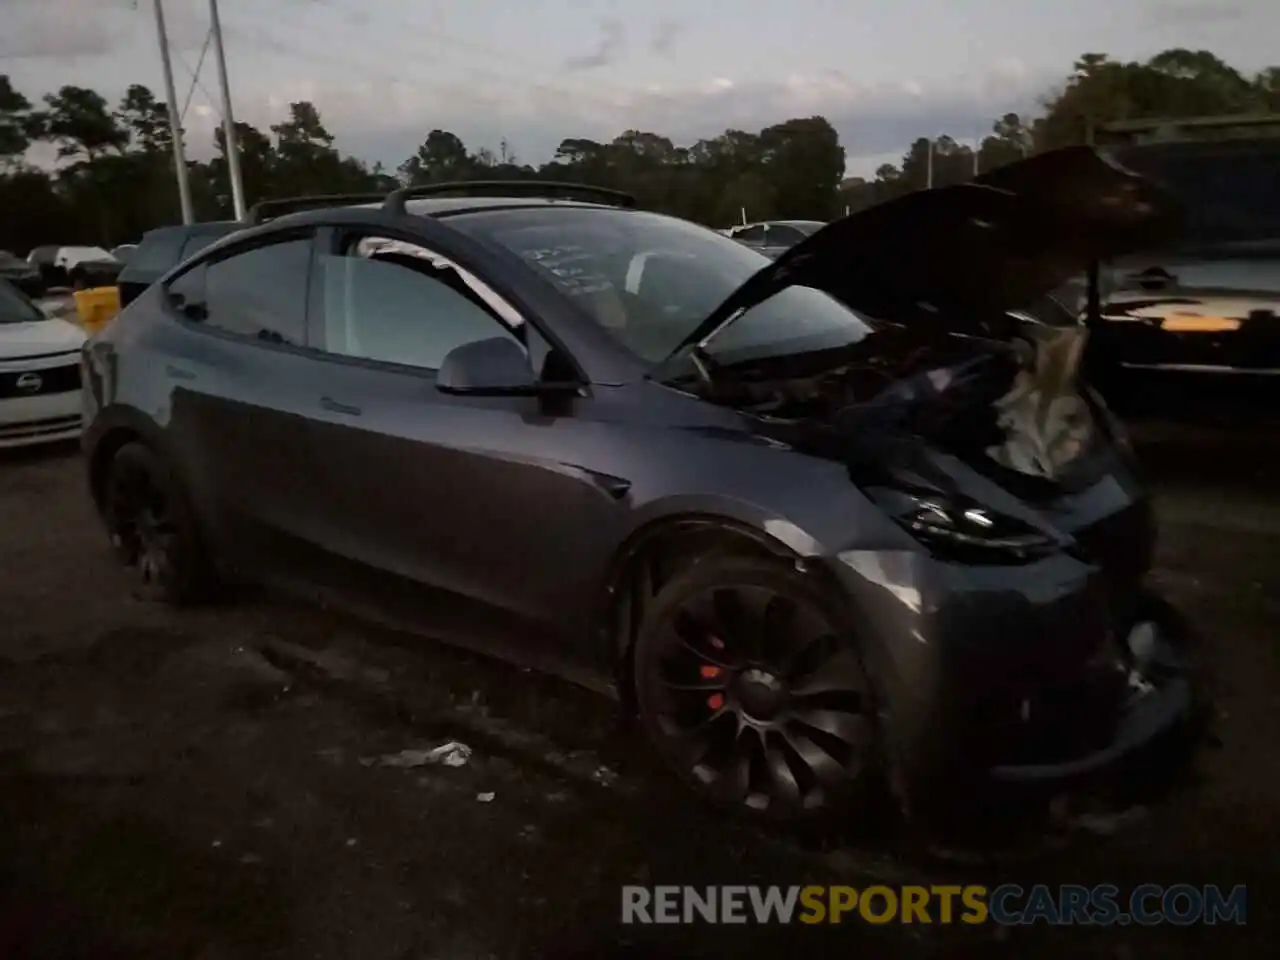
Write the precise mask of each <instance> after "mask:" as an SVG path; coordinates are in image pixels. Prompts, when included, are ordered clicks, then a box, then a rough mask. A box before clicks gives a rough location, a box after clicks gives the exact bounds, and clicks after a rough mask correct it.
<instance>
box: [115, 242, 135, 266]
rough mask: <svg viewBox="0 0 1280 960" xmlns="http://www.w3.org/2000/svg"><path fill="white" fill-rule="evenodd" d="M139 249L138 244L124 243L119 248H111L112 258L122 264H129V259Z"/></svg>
mask: <svg viewBox="0 0 1280 960" xmlns="http://www.w3.org/2000/svg"><path fill="white" fill-rule="evenodd" d="M137 249H138V245H137V244H136V243H122V244H120V246H118V247H112V248H111V256H112V257H114V258H115V259H117V260H119V261H120V262H121V263H122V264H123V263H128V262H129V258H130V257H132V256H133V252H134V251H135V250H137Z"/></svg>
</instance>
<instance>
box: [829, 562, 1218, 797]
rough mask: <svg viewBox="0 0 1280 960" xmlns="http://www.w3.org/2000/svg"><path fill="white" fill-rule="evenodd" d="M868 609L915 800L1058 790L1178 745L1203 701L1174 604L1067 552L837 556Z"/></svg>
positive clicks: (896, 744) (1142, 764)
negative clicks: (1009, 557)
mask: <svg viewBox="0 0 1280 960" xmlns="http://www.w3.org/2000/svg"><path fill="white" fill-rule="evenodd" d="M832 567H833V569H834V571H835V574H836V576H837V578H838V579H839V581H840V583H841V585H842V586H843V588H844V590H845V591H846V592H847V593H848V594H849V595H850V597H851V599H852V601H853V609H856V610H857V611H858V612H859V615H860V622H861V624H862V630H861V631H860V634H861V635H860V636H859V638H858V639H859V642H860V647H861V649H862V650H863V655H864V658H865V661H866V665H867V668H868V670H869V672H870V673H871V675H872V677H873V679H874V682H875V685H876V692H877V696H878V697H879V700H880V702H879V704H878V708H879V713H880V718H881V722H882V729H883V732H884V738H885V744H886V749H887V752H888V758H887V759H888V761H889V763H890V766H891V767H892V768H893V772H894V777H895V781H896V782H897V786H898V789H899V791H900V792H903V793H904V794H905V797H904V799H905V800H906V801H907V802H908V805H909V806H911V807H913V808H916V809H922V808H924V807H927V806H929V805H931V804H938V803H950V802H951V801H952V800H953V799H955V798H957V797H958V796H959V792H961V791H965V790H972V791H973V792H982V791H985V790H990V789H992V788H997V789H1002V790H1005V791H1009V790H1017V789H1023V790H1030V791H1033V792H1043V793H1045V794H1048V795H1052V794H1054V793H1057V792H1061V791H1063V790H1067V789H1071V788H1075V787H1081V786H1084V785H1086V784H1091V783H1097V782H1099V781H1102V780H1105V779H1107V778H1111V777H1124V776H1125V775H1127V774H1129V773H1131V772H1133V771H1135V770H1139V769H1142V770H1145V769H1148V766H1147V764H1148V761H1149V760H1151V759H1152V758H1154V757H1156V756H1157V755H1159V756H1160V757H1164V756H1172V755H1174V754H1176V753H1177V751H1176V750H1174V751H1167V750H1165V747H1166V745H1170V746H1171V745H1174V744H1178V743H1181V742H1185V741H1186V740H1187V739H1188V736H1187V735H1189V734H1190V733H1191V731H1192V729H1193V727H1194V717H1195V716H1196V715H1197V712H1198V711H1197V702H1196V696H1195V691H1194V690H1193V687H1192V684H1191V682H1190V680H1189V678H1188V676H1187V673H1186V670H1185V669H1184V667H1183V663H1182V656H1181V651H1180V650H1179V647H1180V645H1181V644H1182V643H1184V642H1185V634H1186V631H1185V629H1184V628H1183V626H1182V624H1181V621H1180V620H1178V618H1177V615H1176V613H1175V612H1174V611H1173V610H1172V608H1169V607H1167V606H1165V605H1163V604H1161V603H1158V602H1155V601H1154V600H1152V601H1151V602H1147V599H1144V598H1148V597H1149V595H1147V594H1145V593H1144V592H1143V591H1142V590H1141V587H1140V586H1135V585H1134V584H1133V583H1132V582H1131V581H1130V582H1126V583H1125V586H1124V588H1123V595H1121V596H1117V593H1116V584H1115V578H1113V577H1108V576H1106V575H1104V573H1103V572H1102V570H1101V569H1100V568H1099V567H1097V566H1095V565H1093V564H1091V563H1088V562H1086V561H1084V560H1081V559H1078V558H1077V557H1073V556H1071V555H1068V554H1065V553H1064V554H1059V555H1056V556H1052V557H1048V558H1045V559H1043V560H1041V561H1039V562H1037V563H1033V564H1028V565H1023V566H1002V567H981V566H960V565H953V564H948V563H944V562H941V561H939V560H936V559H934V558H932V557H930V556H929V555H927V554H926V553H924V552H916V551H849V552H846V553H843V554H841V555H840V557H839V558H838V560H836V562H834V563H833V564H832Z"/></svg>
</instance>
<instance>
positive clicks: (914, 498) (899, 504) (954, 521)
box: [867, 487, 1061, 564]
mask: <svg viewBox="0 0 1280 960" xmlns="http://www.w3.org/2000/svg"><path fill="white" fill-rule="evenodd" d="M867 494H868V495H869V496H870V497H871V499H872V500H874V501H875V502H876V504H877V505H878V506H879V507H880V508H881V509H882V510H884V511H885V512H886V513H887V514H888V515H889V516H890V517H892V518H893V519H894V520H895V521H896V522H897V523H899V524H900V525H901V526H903V527H904V528H906V530H907V531H908V532H910V534H911V535H912V536H913V537H915V538H916V540H918V541H919V542H920V544H921V545H922V546H924V547H925V548H926V549H928V550H929V552H930V553H932V554H933V555H934V556H936V557H938V558H939V559H943V560H954V561H958V562H962V563H983V564H1012V563H1029V562H1030V561H1032V560H1036V559H1038V558H1040V557H1043V556H1045V555H1046V554H1048V553H1052V552H1053V551H1054V550H1056V549H1059V547H1060V546H1061V544H1060V541H1059V540H1058V539H1057V538H1055V537H1054V536H1053V535H1052V534H1050V533H1046V532H1045V531H1043V530H1039V529H1037V528H1036V527H1033V526H1032V525H1031V524H1029V523H1027V522H1025V521H1023V520H1019V519H1017V518H1015V517H1007V516H1004V515H1003V514H999V513H996V512H995V511H993V510H991V509H990V508H988V507H984V506H982V505H981V504H979V503H977V502H975V501H970V500H965V499H962V498H956V497H945V496H941V495H934V494H931V493H923V492H907V491H902V490H891V489H887V488H883V487H880V488H873V489H870V490H868V491H867Z"/></svg>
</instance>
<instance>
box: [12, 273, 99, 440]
mask: <svg viewBox="0 0 1280 960" xmlns="http://www.w3.org/2000/svg"><path fill="white" fill-rule="evenodd" d="M84 339H85V337H84V332H83V331H81V330H80V328H79V327H77V326H75V324H71V323H67V322H66V321H65V320H59V319H56V318H53V317H49V316H47V315H46V314H45V313H44V312H43V311H41V309H40V308H39V307H37V306H36V305H35V304H34V303H33V302H32V301H31V300H30V299H29V298H28V297H27V296H26V294H24V293H22V292H21V291H20V290H18V289H17V288H15V287H14V286H12V285H11V284H9V283H8V282H7V281H4V280H0V448H4V447H17V446H27V445H30V444H36V443H48V442H51V441H55V440H71V439H74V438H75V437H78V436H79V435H80V426H81V401H80V347H81V345H82V344H83V343H84Z"/></svg>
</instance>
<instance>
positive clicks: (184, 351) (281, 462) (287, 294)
mask: <svg viewBox="0 0 1280 960" xmlns="http://www.w3.org/2000/svg"><path fill="white" fill-rule="evenodd" d="M312 258H313V247H312V236H311V234H310V232H303V233H297V234H290V235H284V236H281V237H279V238H272V239H270V240H269V241H267V242H260V243H258V244H256V245H254V246H250V247H243V248H238V249H233V250H231V251H228V252H226V253H224V254H223V255H220V256H219V257H218V258H217V259H216V260H213V261H200V262H198V263H197V264H196V265H195V266H193V267H192V268H190V269H188V270H186V271H184V272H183V273H181V274H179V275H178V277H177V278H175V279H174V280H172V281H170V282H169V283H167V284H166V285H165V289H164V290H163V291H161V297H160V299H161V301H162V304H163V306H162V309H164V310H165V311H166V312H167V313H168V315H169V317H170V318H171V320H173V323H171V324H168V325H166V326H165V328H164V334H163V336H164V338H165V342H163V343H162V344H159V345H158V346H159V348H160V352H161V353H162V355H163V356H164V357H165V366H164V369H163V370H161V371H156V375H158V376H161V377H163V378H164V380H165V381H166V382H167V388H168V390H167V395H168V397H169V406H170V410H169V437H170V441H171V443H172V445H173V447H174V449H175V451H176V454H177V456H178V458H179V460H180V462H181V463H182V464H183V466H184V467H185V468H186V469H185V473H186V474H187V476H188V481H189V483H190V485H191V487H192V490H193V493H194V495H195V496H196V497H197V500H198V503H199V504H200V506H201V507H202V512H203V514H204V515H205V516H206V517H207V518H209V520H210V522H209V523H208V526H209V528H210V529H209V533H210V536H212V537H214V538H215V539H216V540H217V541H218V545H219V548H220V552H221V553H222V554H223V555H225V556H228V557H230V558H231V559H232V560H233V561H234V562H235V563H236V564H237V565H240V566H244V567H251V568H254V569H265V568H270V567H279V568H282V569H287V568H288V566H289V565H290V564H294V563H297V562H299V560H300V559H305V558H306V556H307V555H308V553H309V550H308V548H310V546H311V544H312V540H311V539H310V536H311V529H310V527H309V522H310V520H311V518H312V515H313V514H314V512H315V506H314V497H313V496H312V493H313V488H312V486H311V484H310V480H309V473H308V463H307V457H308V456H309V453H310V444H309V442H308V435H307V430H306V420H307V417H308V415H310V414H311V413H312V412H313V411H314V397H315V394H316V392H317V390H319V389H320V382H321V381H320V377H321V376H322V375H323V372H324V368H323V365H318V364H317V362H316V360H315V359H314V357H313V356H312V355H310V354H309V353H308V350H307V345H306V300H307V296H308V286H309V283H310V275H311V267H312Z"/></svg>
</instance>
